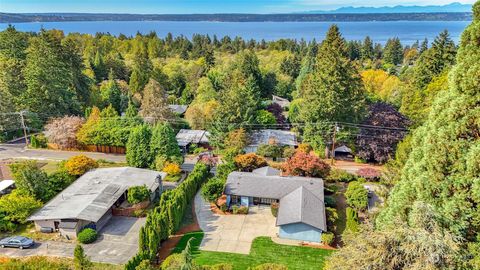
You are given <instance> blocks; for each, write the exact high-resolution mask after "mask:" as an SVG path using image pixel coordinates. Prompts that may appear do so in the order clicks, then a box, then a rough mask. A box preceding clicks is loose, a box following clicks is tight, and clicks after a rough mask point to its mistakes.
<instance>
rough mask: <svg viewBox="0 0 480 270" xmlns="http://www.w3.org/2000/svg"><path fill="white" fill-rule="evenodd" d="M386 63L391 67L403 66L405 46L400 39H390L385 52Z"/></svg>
mask: <svg viewBox="0 0 480 270" xmlns="http://www.w3.org/2000/svg"><path fill="white" fill-rule="evenodd" d="M383 57H384V60H385V63H387V64H391V65H394V66H396V65H398V64H401V63H402V61H403V46H402V43H400V39H399V38H393V39H389V40H388V41H387V44H386V45H385V50H384V52H383Z"/></svg>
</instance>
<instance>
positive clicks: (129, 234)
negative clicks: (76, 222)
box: [0, 217, 145, 264]
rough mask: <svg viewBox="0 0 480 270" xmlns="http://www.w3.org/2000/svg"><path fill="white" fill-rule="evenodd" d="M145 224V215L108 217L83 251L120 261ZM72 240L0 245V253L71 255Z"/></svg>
mask: <svg viewBox="0 0 480 270" xmlns="http://www.w3.org/2000/svg"><path fill="white" fill-rule="evenodd" d="M143 224H145V218H138V219H137V218H132V217H112V219H111V220H110V221H109V223H108V224H107V225H106V226H105V227H104V228H103V229H102V230H101V231H100V234H99V235H100V236H99V238H98V240H97V241H95V242H94V243H92V244H88V245H83V248H84V249H85V253H86V254H87V256H89V257H90V260H92V261H94V262H103V263H111V264H124V263H126V262H127V261H128V260H129V259H130V258H132V257H133V256H135V254H136V253H137V251H138V232H139V231H140V228H141V227H142V226H143ZM75 245H76V244H75V243H66V242H59V241H45V242H39V243H36V244H35V246H34V247H33V248H30V249H23V250H20V249H17V248H3V249H2V248H0V256H7V257H26V256H52V257H67V258H72V257H73V250H74V249H75Z"/></svg>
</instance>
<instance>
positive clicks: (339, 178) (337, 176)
mask: <svg viewBox="0 0 480 270" xmlns="http://www.w3.org/2000/svg"><path fill="white" fill-rule="evenodd" d="M357 179H358V177H357V176H356V175H354V174H351V173H348V172H347V171H344V170H340V169H333V170H331V171H330V174H329V175H328V177H327V181H331V182H344V183H350V182H352V181H356V180H357Z"/></svg>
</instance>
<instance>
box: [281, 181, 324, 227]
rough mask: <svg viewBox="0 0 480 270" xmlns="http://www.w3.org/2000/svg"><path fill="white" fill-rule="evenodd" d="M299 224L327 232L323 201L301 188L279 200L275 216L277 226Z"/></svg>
mask: <svg viewBox="0 0 480 270" xmlns="http://www.w3.org/2000/svg"><path fill="white" fill-rule="evenodd" d="M300 222H301V223H305V224H308V225H310V226H312V227H315V228H317V229H320V230H322V231H324V232H326V231H327V221H326V217H325V204H324V202H323V200H322V199H320V198H319V197H317V196H316V195H315V194H314V193H313V192H311V191H310V190H308V189H307V188H305V187H303V186H301V187H299V188H297V189H295V190H294V191H292V192H290V193H289V194H287V195H285V196H284V197H283V198H281V199H280V208H279V209H278V216H277V226H282V225H287V224H294V223H300Z"/></svg>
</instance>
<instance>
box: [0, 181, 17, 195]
mask: <svg viewBox="0 0 480 270" xmlns="http://www.w3.org/2000/svg"><path fill="white" fill-rule="evenodd" d="M13 184H15V181H13V180H3V181H0V192H2V191H4V190H5V189H7V188H9V187H11V186H12V185H13Z"/></svg>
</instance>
